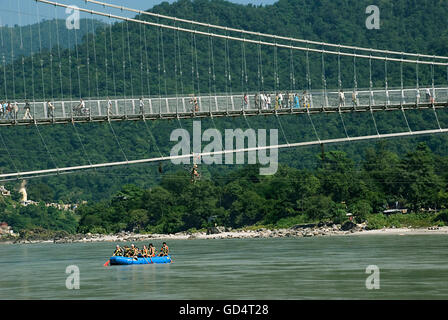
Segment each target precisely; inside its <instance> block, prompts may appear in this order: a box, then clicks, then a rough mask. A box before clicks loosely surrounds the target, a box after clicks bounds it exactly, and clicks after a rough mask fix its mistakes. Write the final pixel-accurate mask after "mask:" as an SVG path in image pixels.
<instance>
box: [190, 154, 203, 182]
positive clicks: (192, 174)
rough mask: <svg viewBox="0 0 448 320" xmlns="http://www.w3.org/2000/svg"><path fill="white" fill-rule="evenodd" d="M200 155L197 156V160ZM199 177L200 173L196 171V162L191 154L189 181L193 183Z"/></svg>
mask: <svg viewBox="0 0 448 320" xmlns="http://www.w3.org/2000/svg"><path fill="white" fill-rule="evenodd" d="M199 158H200V155H199V156H198V160H199ZM200 178H201V175H200V174H199V171H198V165H197V164H196V161H195V157H194V155H193V168H192V169H191V182H193V183H195V182H196V181H197V180H199V179H200Z"/></svg>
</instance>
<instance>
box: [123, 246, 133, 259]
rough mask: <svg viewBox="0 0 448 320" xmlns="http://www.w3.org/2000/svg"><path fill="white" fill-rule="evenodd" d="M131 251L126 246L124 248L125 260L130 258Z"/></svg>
mask: <svg viewBox="0 0 448 320" xmlns="http://www.w3.org/2000/svg"><path fill="white" fill-rule="evenodd" d="M132 252H133V251H132V249H131V248H129V247H128V246H124V256H125V257H127V258H131V257H132Z"/></svg>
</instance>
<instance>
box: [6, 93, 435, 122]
mask: <svg viewBox="0 0 448 320" xmlns="http://www.w3.org/2000/svg"><path fill="white" fill-rule="evenodd" d="M415 92H416V93H415V94H416V100H415V101H416V103H417V104H420V103H421V101H420V90H419V89H415ZM370 94H371V98H373V92H371V93H370ZM351 95H352V97H351V98H352V99H351V100H352V106H353V107H357V106H358V104H359V98H358V92H357V91H356V90H353V91H352V94H351ZM386 96H387V98H388V101H389V95H388V92H387V91H386ZM401 97H402V99H403V100H404V92H403V91H402V93H401ZM425 97H426V103H432V104H434V103H435V99H434V95H433V93H432V92H431V90H430V89H429V88H426V90H425ZM241 100H242V101H241V107H242V108H243V109H251V102H250V99H249V95H248V94H244V95H243V96H242V99H241ZM338 101H339V102H338V107H339V108H340V107H345V106H346V102H345V93H344V91H343V90H342V89H340V90H339V91H338ZM254 102H255V106H254V107H255V108H252V109H260V110H272V109H273V110H278V109H290V108H291V109H292V108H295V109H299V108H311V107H312V104H313V102H312V98H311V94H310V93H308V92H307V91H303V93H302V94H299V93H293V92H277V93H273V94H271V93H265V92H257V93H255V95H254ZM138 103H139V111H140V114H144V108H145V103H144V101H143V98H139V102H138ZM114 104H115V106H114ZM232 104H233V102H232ZM43 105H44V110H46V112H45V116H46V118H54V117H55V106H54V104H53V103H52V102H51V101H50V100H48V101H46V102H44V103H43ZM190 105H191V111H192V112H198V111H199V110H200V106H199V99H198V98H197V97H196V96H191V97H190ZM114 107H115V108H117V105H116V101H115V103H114V102H113V101H112V100H111V99H110V98H109V97H107V115H108V116H111V115H114V111H113V109H114ZM23 108H24V115H23V119H24V120H25V119H33V115H32V112H31V104H30V102H29V101H28V100H25V103H24V107H23ZM72 112H73V115H74V116H86V115H89V114H90V110H89V108H87V107H86V103H85V101H84V100H83V99H82V98H81V99H80V101H79V104H77V105H76V106H74V107H73V109H72ZM117 112H118V109H117ZM18 114H19V104H18V103H17V101H15V102H11V101H6V100H3V101H0V119H6V120H8V119H9V120H17V118H18Z"/></svg>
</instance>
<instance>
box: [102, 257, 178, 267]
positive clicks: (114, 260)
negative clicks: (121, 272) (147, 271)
mask: <svg viewBox="0 0 448 320" xmlns="http://www.w3.org/2000/svg"><path fill="white" fill-rule="evenodd" d="M153 263H157V264H159V263H171V256H169V255H168V256H164V257H151V258H143V257H138V258H137V259H134V258H128V257H117V256H114V257H110V265H111V266H113V265H128V264H153Z"/></svg>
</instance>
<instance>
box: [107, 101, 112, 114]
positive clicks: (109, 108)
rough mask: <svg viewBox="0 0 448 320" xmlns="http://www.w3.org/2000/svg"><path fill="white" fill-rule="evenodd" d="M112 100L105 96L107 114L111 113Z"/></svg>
mask: <svg viewBox="0 0 448 320" xmlns="http://www.w3.org/2000/svg"><path fill="white" fill-rule="evenodd" d="M112 114H113V112H112V101H111V100H110V99H109V97H107V115H108V116H110V115H112Z"/></svg>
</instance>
